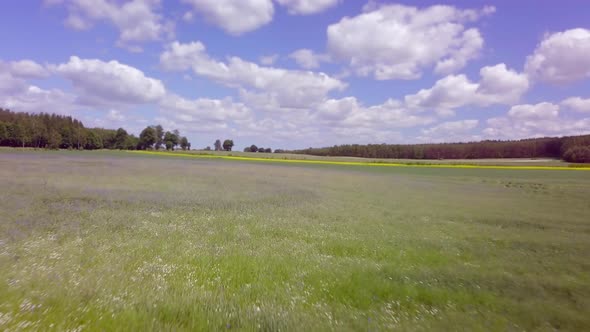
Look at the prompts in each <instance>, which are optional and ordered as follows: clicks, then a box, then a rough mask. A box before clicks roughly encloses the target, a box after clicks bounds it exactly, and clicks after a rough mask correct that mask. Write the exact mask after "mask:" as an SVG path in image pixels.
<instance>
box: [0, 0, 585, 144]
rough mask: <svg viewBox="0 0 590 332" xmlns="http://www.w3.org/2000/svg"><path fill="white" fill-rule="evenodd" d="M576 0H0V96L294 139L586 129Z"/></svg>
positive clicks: (201, 140) (46, 106)
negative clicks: (434, 0) (0, 48)
mask: <svg viewBox="0 0 590 332" xmlns="http://www.w3.org/2000/svg"><path fill="white" fill-rule="evenodd" d="M588 9H590V6H589V5H588V4H585V2H584V1H572V0H570V1H560V2H559V3H557V2H555V1H549V0H547V1H544V0H541V1H540V0H536V1H534V0H522V1H475V0H472V1H466V0H464V1H447V2H433V1H411V2H410V1H399V2H393V1H352V0H239V1H238V0H170V1H160V0H131V1H129V0H125V1H123V0H118V1H114V0H45V1H19V2H15V1H3V2H1V3H0V12H2V13H4V15H3V19H2V20H1V21H0V40H1V41H2V45H3V47H2V53H0V107H5V108H9V109H11V110H13V111H17V112H56V113H61V114H71V115H72V116H74V117H76V118H78V119H81V120H82V121H83V122H84V123H85V125H86V126H100V127H106V128H118V127H124V128H126V129H128V130H129V131H131V132H133V133H135V134H138V133H139V131H141V129H142V128H144V127H145V126H147V125H151V124H162V125H163V126H164V127H165V129H168V130H172V129H179V130H180V131H181V132H182V133H184V134H186V135H187V136H188V137H189V139H190V140H191V142H192V143H193V147H205V146H207V145H212V142H213V141H214V140H215V139H217V138H219V139H225V138H232V139H233V140H234V141H235V142H236V147H237V148H240V149H241V148H243V147H244V146H249V145H250V144H257V145H259V146H263V147H272V148H288V149H292V148H304V147H308V146H328V145H334V144H344V143H414V142H444V141H470V140H481V139H516V138H524V137H538V136H559V135H570V134H572V135H573V134H585V133H590V129H589V128H590V89H589V87H590V85H589V81H590V11H589V10H588Z"/></svg>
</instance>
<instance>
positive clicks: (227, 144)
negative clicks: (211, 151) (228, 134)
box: [223, 139, 234, 151]
mask: <svg viewBox="0 0 590 332" xmlns="http://www.w3.org/2000/svg"><path fill="white" fill-rule="evenodd" d="M233 147H234V141H233V140H231V139H226V140H225V141H223V149H224V150H225V151H231V148H233Z"/></svg>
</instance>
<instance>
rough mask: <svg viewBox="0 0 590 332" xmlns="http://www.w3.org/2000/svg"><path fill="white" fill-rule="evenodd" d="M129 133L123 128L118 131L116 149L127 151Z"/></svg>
mask: <svg viewBox="0 0 590 332" xmlns="http://www.w3.org/2000/svg"><path fill="white" fill-rule="evenodd" d="M127 136H128V134H127V131H126V130H125V129H123V128H119V129H117V134H115V149H119V150H125V149H127Z"/></svg>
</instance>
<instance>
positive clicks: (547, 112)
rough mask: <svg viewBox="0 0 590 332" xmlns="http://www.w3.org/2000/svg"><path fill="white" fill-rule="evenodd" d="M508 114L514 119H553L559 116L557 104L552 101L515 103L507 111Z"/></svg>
mask: <svg viewBox="0 0 590 332" xmlns="http://www.w3.org/2000/svg"><path fill="white" fill-rule="evenodd" d="M508 116H510V117H511V118H516V119H524V120H530V119H539V120H548V119H555V118H557V117H558V116H559V106H558V105H555V104H552V103H547V102H544V103H539V104H535V105H529V104H525V105H516V106H512V107H511V108H510V110H509V111H508Z"/></svg>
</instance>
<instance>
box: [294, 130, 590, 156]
mask: <svg viewBox="0 0 590 332" xmlns="http://www.w3.org/2000/svg"><path fill="white" fill-rule="evenodd" d="M285 152H289V153H297V154H309V155H315V156H343V157H362V158H392V159H489V158H561V159H564V160H566V161H569V162H578V163H588V162H590V135H583V136H568V137H544V138H531V139H523V140H513V141H491V140H488V141H481V142H469V143H438V144H368V145H359V144H350V145H335V146H332V147H325V148H308V149H303V150H293V151H285Z"/></svg>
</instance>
